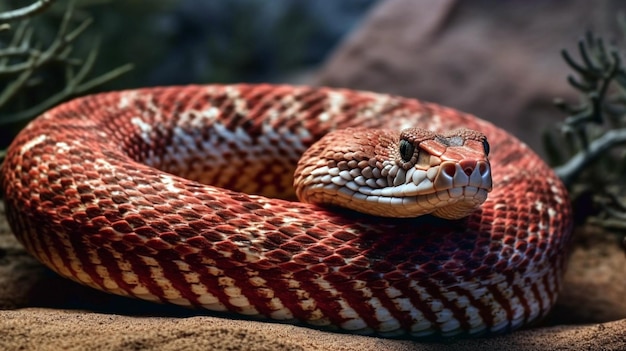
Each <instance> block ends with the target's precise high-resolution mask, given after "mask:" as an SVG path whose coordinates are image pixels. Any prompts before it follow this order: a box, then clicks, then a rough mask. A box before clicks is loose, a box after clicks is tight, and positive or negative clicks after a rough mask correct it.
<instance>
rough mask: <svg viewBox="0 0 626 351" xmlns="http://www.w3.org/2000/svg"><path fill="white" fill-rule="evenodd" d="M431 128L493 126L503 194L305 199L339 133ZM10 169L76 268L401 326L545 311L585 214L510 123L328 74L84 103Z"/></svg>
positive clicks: (328, 318) (83, 278) (368, 326)
mask: <svg viewBox="0 0 626 351" xmlns="http://www.w3.org/2000/svg"><path fill="white" fill-rule="evenodd" d="M416 125H417V126H420V127H423V128H428V129H431V130H435V131H446V130H449V129H456V128H458V127H467V128H471V129H474V130H479V131H481V132H483V133H484V134H485V135H486V136H487V138H488V140H489V142H490V144H491V146H492V150H491V154H490V157H489V160H490V162H491V172H492V174H493V191H492V192H491V193H490V194H489V195H488V198H487V200H486V202H485V203H484V204H483V205H482V206H481V207H479V208H478V209H476V210H475V211H473V212H472V213H471V214H470V215H469V216H468V217H466V218H463V219H459V220H451V221H446V220H441V219H437V218H434V217H431V216H423V217H419V218H402V219H388V218H382V217H374V216H368V215H364V214H357V213H354V212H351V211H341V210H339V211H331V210H328V209H324V208H321V207H317V206H315V205H309V204H304V203H299V202H293V201H290V200H289V199H292V198H293V190H291V187H292V186H291V182H292V181H293V171H294V169H295V165H296V162H297V159H298V158H299V157H300V155H301V154H302V153H303V152H304V151H305V150H306V149H307V148H308V147H309V146H310V145H311V144H312V143H313V142H315V141H316V140H318V139H319V138H321V137H322V136H323V135H325V134H326V133H328V132H329V131H330V130H335V129H343V128H348V127H356V126H358V127H368V128H369V127H372V128H375V127H384V128H398V129H403V128H407V127H412V126H416ZM0 181H1V185H2V187H3V189H4V198H5V202H6V208H7V216H8V219H9V222H10V224H11V227H12V229H13V231H14V233H15V234H16V236H17V237H18V238H19V240H20V241H21V242H22V243H23V244H24V246H25V247H26V249H27V250H28V251H29V252H30V253H31V254H32V255H34V256H35V257H37V258H38V259H39V260H40V261H41V262H43V263H44V264H45V265H47V266H48V267H50V268H51V269H52V270H54V271H56V272H58V273H59V274H60V275H62V276H64V277H68V278H70V279H73V280H75V281H77V282H80V283H82V284H86V285H88V286H91V287H94V288H96V289H100V290H104V291H107V292H111V293H114V294H119V295H125V296H133V297H137V298H141V299H146V300H153V301H160V302H168V303H174V304H179V305H185V306H193V307H199V308H207V309H210V310H216V311H230V312H236V313H240V314H245V315H260V316H264V317H268V318H272V319H277V320H287V321H305V322H307V323H310V324H312V325H316V326H337V327H339V328H341V329H345V330H349V331H355V332H359V333H376V334H379V335H387V336H397V335H402V334H409V335H413V336H424V335H431V334H437V335H456V334H459V333H466V334H479V333H483V332H503V331H507V330H511V329H515V328H518V327H520V326H522V325H526V324H528V323H529V322H531V321H534V320H536V319H538V318H540V317H542V316H544V315H545V314H546V313H547V312H548V310H549V309H550V308H551V306H552V305H553V304H554V302H555V300H556V297H557V294H558V291H559V288H560V286H561V279H562V274H563V271H564V267H565V263H566V253H565V251H566V247H567V243H568V241H569V237H570V227H571V210H570V207H569V206H570V205H569V201H568V197H567V193H566V191H565V189H564V187H563V185H562V184H561V182H560V181H559V179H558V178H557V177H556V176H555V175H554V173H553V172H552V171H551V170H550V169H549V167H548V166H547V165H546V164H544V163H543V162H542V161H541V160H540V159H539V157H538V156H537V155H536V154H535V153H533V152H532V151H531V150H530V149H529V148H528V147H527V146H525V145H524V144H523V143H521V142H519V141H518V140H517V139H515V138H514V137H512V136H511V135H509V134H507V133H506V132H504V131H502V130H500V129H498V128H496V127H494V126H493V125H491V124H489V123H487V122H485V121H482V120H480V119H477V118H475V117H473V116H470V115H466V114H463V113H460V112H457V111H455V110H452V109H448V108H444V107H441V106H438V105H434V104H427V103H422V102H419V101H416V100H412V99H404V98H399V97H392V96H388V95H382V94H374V93H367V92H354V91H348V90H339V89H328V88H305V87H290V86H271V85H234V86H217V85H214V86H185V87H171V88H150V89H140V90H131V91H122V92H112V93H105V94H99V95H93V96H88V97H85V98H80V99H76V100H74V101H71V102H69V103H66V104H63V105H61V106H59V107H57V108H54V109H52V110H50V111H49V112H47V113H45V114H43V115H42V116H40V117H39V118H38V119H36V120H35V121H34V122H32V123H31V124H30V125H29V126H28V127H26V128H25V129H24V130H23V131H22V132H21V133H20V134H19V135H18V137H17V138H16V139H15V141H14V142H13V144H12V145H11V147H10V149H9V151H8V154H7V157H6V161H5V163H4V166H3V168H2V169H1V172H0ZM204 184H211V185H204ZM227 189H228V190H227ZM251 194H256V195H251ZM279 198H283V199H279Z"/></svg>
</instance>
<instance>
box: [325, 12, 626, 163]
mask: <svg viewBox="0 0 626 351" xmlns="http://www.w3.org/2000/svg"><path fill="white" fill-rule="evenodd" d="M620 8H623V2H619V1H610V0H598V1H586V0H572V1H493V0H478V1H454V0H421V1H414V0H392V1H382V2H381V3H380V5H379V6H378V7H376V8H374V10H373V11H372V12H371V14H370V15H369V16H368V17H367V18H366V19H365V20H364V21H363V22H362V24H361V26H360V27H359V28H358V29H357V30H356V31H355V32H354V33H353V34H352V35H351V36H350V37H349V38H348V39H347V40H345V42H344V43H343V44H341V45H340V46H339V47H338V48H337V50H336V51H335V52H334V54H333V55H332V56H331V57H330V59H329V60H328V62H327V63H326V64H325V65H324V66H323V67H322V69H321V70H320V71H319V72H318V74H317V76H316V77H315V78H314V80H313V82H314V83H315V84H317V85H329V86H337V87H347V88H353V89H364V90H373V91H377V92H387V93H392V94H398V95H403V96H408V97H416V98H420V99H424V100H429V101H433V102H437V103H441V104H444V105H448V106H451V107H455V108H458V109H460V110H462V111H465V112H469V113H473V114H475V115H477V116H479V117H482V118H484V119H487V120H490V121H493V122H495V124H497V125H498V126H500V127H503V128H504V129H505V130H507V131H509V132H512V133H513V134H514V135H516V136H518V137H519V138H520V139H522V140H523V141H525V142H527V143H528V144H529V145H530V146H531V147H532V148H533V149H534V150H535V151H538V152H540V153H541V149H542V147H541V132H542V130H544V129H545V128H547V127H548V126H550V125H553V124H554V123H555V122H556V121H558V120H560V119H562V118H563V117H564V116H563V114H561V112H560V111H558V110H557V109H556V108H555V107H554V106H553V104H552V101H553V99H554V98H556V97H561V98H566V99H567V100H568V101H570V102H577V101H578V100H577V95H576V94H575V93H574V90H573V89H572V88H571V87H570V86H569V85H568V84H567V83H566V77H567V75H568V74H570V73H571V69H570V68H569V67H568V66H567V65H566V64H565V63H564V61H563V59H562V58H561V56H560V50H561V49H562V48H568V49H570V50H573V53H576V56H577V51H576V48H577V46H576V45H577V40H578V39H579V38H581V37H582V35H583V34H584V33H585V31H586V30H587V29H593V30H594V31H595V32H597V33H598V34H603V35H604V36H605V37H606V38H607V39H614V38H616V37H619V36H617V35H616V34H615V33H616V31H615V30H612V29H613V28H615V27H616V19H617V15H616V14H617V12H618V9H620Z"/></svg>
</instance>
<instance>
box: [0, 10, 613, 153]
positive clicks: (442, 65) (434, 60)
mask: <svg viewBox="0 0 626 351" xmlns="http://www.w3.org/2000/svg"><path fill="white" fill-rule="evenodd" d="M33 2H34V0H8V1H2V2H0V11H6V10H9V9H15V8H18V7H21V6H25V5H28V4H31V3H33ZM71 3H74V11H73V13H72V15H71V18H70V19H69V20H68V21H67V22H66V23H67V27H68V28H67V30H66V34H67V33H71V32H72V30H74V29H76V28H79V27H81V26H82V25H83V24H84V23H85V22H86V21H90V24H89V25H88V26H87V27H86V28H85V29H84V30H82V31H80V33H79V35H77V36H76V38H75V39H74V40H73V41H72V42H71V45H70V44H67V43H66V46H67V47H68V48H67V49H71V50H70V52H69V53H65V54H63V53H64V52H65V51H63V50H60V51H59V53H57V54H56V56H55V58H56V59H52V60H49V61H48V62H46V63H45V64H42V65H40V66H41V67H39V66H38V67H36V68H37V69H36V70H34V73H31V75H30V76H29V77H28V78H27V79H25V83H24V84H22V85H21V86H20V89H17V91H16V92H14V93H13V95H12V96H9V97H10V98H8V99H4V98H3V97H2V96H0V149H2V148H4V147H6V146H7V145H8V142H9V141H10V140H11V139H12V136H13V135H14V134H15V133H16V132H17V131H18V130H19V129H21V128H22V127H23V126H24V125H25V123H26V122H27V121H28V120H29V119H30V118H33V117H34V116H36V115H38V114H39V113H41V112H43V111H44V110H45V109H47V108H49V107H51V106H52V105H54V104H56V103H59V102H61V101H62V100H67V99H69V98H71V97H74V96H78V95H84V94H87V93H91V92H97V91H104V90H115V89H126V88H136V87H143V86H155V85H172V84H190V83H233V82H270V83H279V82H280V83H293V84H311V85H329V86H340V87H347V88H354V89H365V90H373V91H377V92H387V93H392V94H398V95H403V96H408V97H417V98H420V99H424V100H428V101H433V102H437V103H442V104H445V105H448V106H451V107H455V108H458V109H461V110H463V111H466V112H469V113H473V114H476V115H478V116H480V117H482V118H485V119H488V120H490V121H492V122H494V123H495V124H497V125H499V126H501V127H503V128H504V129H506V130H508V131H510V132H511V133H513V134H514V135H516V136H518V137H520V138H521V139H522V140H524V141H525V142H527V143H528V144H529V145H530V146H531V147H532V148H533V149H535V151H537V152H539V153H541V154H543V153H544V151H543V147H542V145H541V139H542V132H543V131H545V130H546V129H548V128H550V127H551V126H554V125H555V123H557V122H559V121H561V120H563V118H564V117H565V116H564V114H563V113H561V112H560V111H558V110H557V109H555V108H554V106H553V104H552V100H553V99H554V98H555V97H560V98H564V99H566V100H567V101H571V102H577V99H578V95H577V94H576V93H575V91H574V90H573V89H571V87H570V86H568V84H567V82H566V77H567V75H568V74H571V69H570V68H569V67H568V66H567V65H566V64H565V63H564V61H563V59H562V58H561V56H560V50H561V49H563V48H567V49H569V50H572V51H573V52H574V53H576V45H577V40H578V39H579V38H580V37H581V36H582V35H583V34H584V33H585V31H586V30H594V31H595V32H596V33H599V34H602V35H604V36H605V38H607V39H608V40H610V41H611V42H613V41H615V42H618V41H619V40H621V37H622V34H621V31H620V30H618V25H617V20H616V17H617V14H618V13H619V12H620V11H621V10H622V9H623V8H624V7H625V6H624V5H623V3H621V2H620V1H619V0H613V1H611V0H597V1H593V2H590V1H584V0H545V1H533V2H529V1H524V0H508V1H494V0H474V1H471V2H464V1H454V0H419V1H413V0H342V1H335V0H297V1H296V0H272V1H265V0H228V1H226V0H224V1H209V0H76V1H73V2H72V1H68V0H57V1H55V3H54V5H53V6H51V7H50V8H48V9H46V10H45V11H43V12H42V13H40V14H37V15H36V16H34V17H33V18H32V19H30V20H29V21H28V22H27V23H26V24H24V23H21V22H12V23H10V26H11V27H10V29H5V30H2V31H0V45H1V47H2V48H4V49H6V48H8V47H10V46H11V45H12V43H13V44H14V43H15V42H16V38H15V37H16V36H19V34H20V28H22V27H21V26H22V25H23V26H24V28H26V29H24V30H23V31H24V32H27V34H23V36H29V38H30V40H29V42H28V43H27V44H24V45H26V46H29V47H30V48H32V49H34V50H39V52H45V51H46V49H48V48H50V47H51V46H53V45H54V44H55V43H56V42H58V38H59V31H60V30H61V29H62V27H63V23H64V22H63V17H64V15H66V14H67V10H68V8H69V7H70V4H71ZM95 48H98V49H99V50H98V51H97V52H94V51H93V50H94V49H95ZM90 53H91V54H93V57H90V56H89V55H90ZM31 55H32V53H23V54H22V55H13V56H10V57H9V58H6V57H4V58H2V61H0V89H3V90H5V93H6V90H7V87H9V88H10V87H11V85H12V84H15V82H16V81H17V80H18V78H19V77H20V76H19V73H20V72H13V73H12V74H11V73H10V72H9V73H6V72H5V73H4V74H3V73H2V65H4V66H5V67H6V65H7V64H9V66H10V65H11V64H17V63H21V62H22V63H23V62H26V63H28V59H29V57H31ZM40 55H41V54H40ZM63 55H65V56H63ZM61 56H63V57H61ZM91 59H93V60H91ZM88 63H89V69H85V70H84V72H82V71H81V67H84V66H86V65H87V64H88ZM128 64H130V65H132V69H131V68H130V66H128ZM68 67H69V70H68ZM68 72H69V73H68ZM81 72H82V73H81ZM110 72H113V73H114V74H112V75H110V76H107V73H110ZM22 73H23V72H22ZM81 74H82V75H81ZM76 76H80V77H82V81H81V82H84V83H85V84H83V85H80V84H74V85H75V86H77V87H74V88H73V90H72V89H68V86H70V88H72V83H76V81H78V79H77V78H76ZM68 77H69V78H68ZM102 77H105V78H106V79H100V78H102ZM72 78H76V79H72ZM90 79H91V80H93V79H95V82H94V81H90ZM87 83H89V84H87ZM91 83H94V84H91ZM95 83H98V84H95ZM58 92H63V93H58ZM55 94H57V96H56V99H50V97H51V96H54V95H55ZM4 95H6V94H4ZM6 97H7V96H5V98H6ZM46 99H48V103H47V104H46V103H45V102H46ZM5 100H6V101H5ZM42 102H44V103H42Z"/></svg>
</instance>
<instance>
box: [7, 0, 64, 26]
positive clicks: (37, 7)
mask: <svg viewBox="0 0 626 351" xmlns="http://www.w3.org/2000/svg"><path fill="white" fill-rule="evenodd" d="M54 1H55V0H39V1H37V2H34V3H32V4H30V5H28V6H24V7H21V8H19V9H15V10H11V11H6V12H2V13H0V22H9V21H15V20H19V19H22V18H26V17H31V16H33V15H35V14H37V13H39V12H41V11H43V10H45V9H47V8H48V6H50V5H52V4H53V3H54Z"/></svg>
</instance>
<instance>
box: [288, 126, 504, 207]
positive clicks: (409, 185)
mask: <svg viewBox="0 0 626 351" xmlns="http://www.w3.org/2000/svg"><path fill="white" fill-rule="evenodd" d="M488 154H489V144H488V142H487V138H486V137H485V136H484V135H483V134H482V133H480V132H477V131H473V130H469V129H460V130H456V131H452V132H449V133H444V134H437V133H434V132H431V131H428V130H425V129H421V128H409V129H404V130H402V131H393V130H385V129H344V130H340V131H334V132H331V133H329V134H327V135H326V136H324V137H323V138H322V139H320V140H319V141H318V142H317V143H315V144H314V145H312V146H311V147H310V148H309V149H308V150H307V151H306V152H305V153H304V155H303V156H302V158H301V159H300V161H299V162H298V166H297V168H296V172H295V176H294V186H295V188H296V195H297V196H298V198H299V199H300V201H303V202H308V203H314V204H318V205H335V206H340V207H345V208H350V209H353V210H356V211H359V212H363V213H368V214H372V215H378V216H384V217H417V216H421V215H424V214H432V215H434V216H437V217H441V218H445V219H459V218H463V217H466V216H467V215H469V214H470V213H472V212H473V211H474V210H475V209H476V208H478V207H479V206H480V205H481V204H482V203H483V202H484V201H485V200H486V199H487V194H488V192H490V191H491V189H492V181H491V167H490V164H489V160H488Z"/></svg>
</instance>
